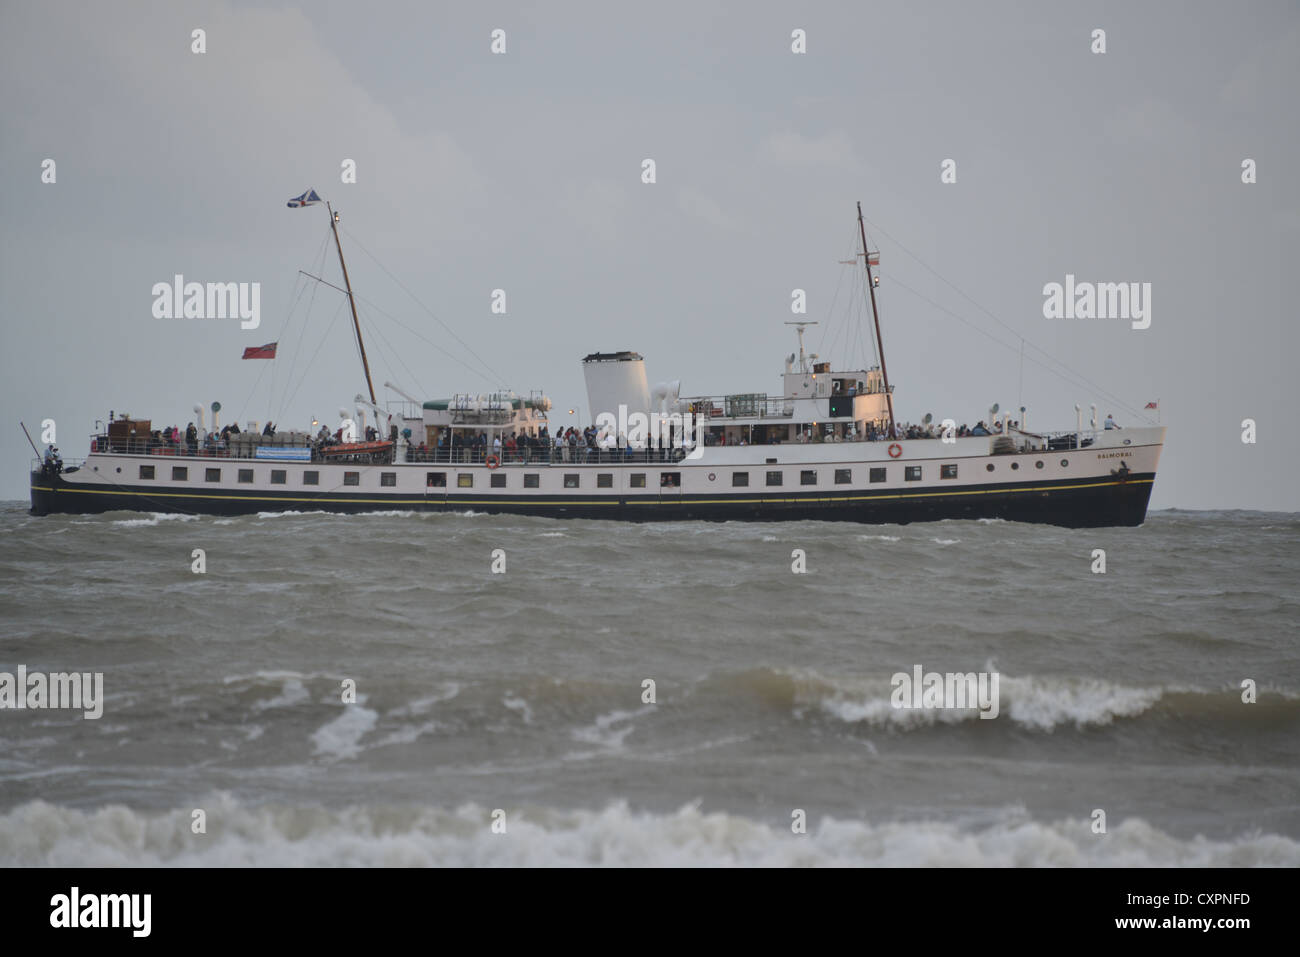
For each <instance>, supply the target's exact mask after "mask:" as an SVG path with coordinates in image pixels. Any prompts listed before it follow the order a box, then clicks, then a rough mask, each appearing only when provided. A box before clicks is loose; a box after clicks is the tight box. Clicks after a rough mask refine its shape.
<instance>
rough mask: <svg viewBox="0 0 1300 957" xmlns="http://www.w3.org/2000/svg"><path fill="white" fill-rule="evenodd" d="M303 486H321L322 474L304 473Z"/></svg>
mask: <svg viewBox="0 0 1300 957" xmlns="http://www.w3.org/2000/svg"><path fill="white" fill-rule="evenodd" d="M302 484H303V485H319V484H320V473H319V472H303V473H302Z"/></svg>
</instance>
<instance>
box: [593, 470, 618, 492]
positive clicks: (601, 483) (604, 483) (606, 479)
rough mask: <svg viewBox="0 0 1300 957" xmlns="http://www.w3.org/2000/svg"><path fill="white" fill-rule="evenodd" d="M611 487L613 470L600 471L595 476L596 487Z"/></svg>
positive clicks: (612, 485) (612, 484)
mask: <svg viewBox="0 0 1300 957" xmlns="http://www.w3.org/2000/svg"><path fill="white" fill-rule="evenodd" d="M613 487H614V473H613V472H601V473H599V474H598V475H597V476H596V488H613Z"/></svg>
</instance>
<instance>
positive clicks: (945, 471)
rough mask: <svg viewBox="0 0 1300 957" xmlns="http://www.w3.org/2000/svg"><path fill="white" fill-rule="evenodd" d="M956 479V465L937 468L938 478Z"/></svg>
mask: <svg viewBox="0 0 1300 957" xmlns="http://www.w3.org/2000/svg"><path fill="white" fill-rule="evenodd" d="M956 477H957V466H956V465H940V466H939V478H941V479H953V478H956Z"/></svg>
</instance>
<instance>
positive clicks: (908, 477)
mask: <svg viewBox="0 0 1300 957" xmlns="http://www.w3.org/2000/svg"><path fill="white" fill-rule="evenodd" d="M903 481H905V482H919V481H921V466H919V465H909V466H907V467H905V468H904V469H903Z"/></svg>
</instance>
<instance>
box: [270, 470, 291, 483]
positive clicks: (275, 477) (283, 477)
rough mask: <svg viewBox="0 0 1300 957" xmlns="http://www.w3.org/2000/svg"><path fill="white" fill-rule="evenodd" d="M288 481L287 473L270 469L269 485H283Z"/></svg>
mask: <svg viewBox="0 0 1300 957" xmlns="http://www.w3.org/2000/svg"><path fill="white" fill-rule="evenodd" d="M288 481H289V473H288V472H286V471H285V470H284V469H271V484H272V485H284V484H285V483H287V482H288Z"/></svg>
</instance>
